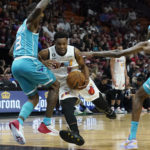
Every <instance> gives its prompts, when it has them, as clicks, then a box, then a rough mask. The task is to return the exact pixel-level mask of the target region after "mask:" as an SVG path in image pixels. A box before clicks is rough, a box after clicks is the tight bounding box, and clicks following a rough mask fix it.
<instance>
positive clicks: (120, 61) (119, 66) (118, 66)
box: [114, 56, 126, 74]
mask: <svg viewBox="0 0 150 150" xmlns="http://www.w3.org/2000/svg"><path fill="white" fill-rule="evenodd" d="M125 62H126V58H125V57H124V56H122V57H120V58H115V63H114V73H115V74H124V72H125Z"/></svg>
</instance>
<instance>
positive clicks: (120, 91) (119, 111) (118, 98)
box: [115, 90, 124, 114]
mask: <svg viewBox="0 0 150 150" xmlns="http://www.w3.org/2000/svg"><path fill="white" fill-rule="evenodd" d="M116 99H117V100H116V105H117V107H116V110H115V112H116V114H124V112H123V111H122V110H121V109H120V104H121V100H122V90H117V97H116Z"/></svg>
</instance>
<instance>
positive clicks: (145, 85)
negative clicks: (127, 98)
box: [143, 78, 150, 95]
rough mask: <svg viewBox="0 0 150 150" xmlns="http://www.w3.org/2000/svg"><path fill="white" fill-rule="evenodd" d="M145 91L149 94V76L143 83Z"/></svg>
mask: <svg viewBox="0 0 150 150" xmlns="http://www.w3.org/2000/svg"><path fill="white" fill-rule="evenodd" d="M143 88H144V90H145V92H146V93H147V94H148V95H150V78H148V80H147V81H146V82H145V83H144V84H143Z"/></svg>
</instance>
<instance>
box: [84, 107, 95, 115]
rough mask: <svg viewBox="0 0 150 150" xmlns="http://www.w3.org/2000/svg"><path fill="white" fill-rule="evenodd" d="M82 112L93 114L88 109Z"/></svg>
mask: <svg viewBox="0 0 150 150" xmlns="http://www.w3.org/2000/svg"><path fill="white" fill-rule="evenodd" d="M84 112H85V113H86V114H93V112H92V111H90V110H89V109H88V108H86V109H85V110H84Z"/></svg>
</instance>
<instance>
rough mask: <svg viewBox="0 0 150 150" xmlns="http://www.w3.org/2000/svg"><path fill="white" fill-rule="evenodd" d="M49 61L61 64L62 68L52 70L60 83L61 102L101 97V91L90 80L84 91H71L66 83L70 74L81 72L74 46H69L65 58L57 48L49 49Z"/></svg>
mask: <svg viewBox="0 0 150 150" xmlns="http://www.w3.org/2000/svg"><path fill="white" fill-rule="evenodd" d="M49 52H50V55H49V59H51V60H56V61H58V62H60V63H61V67H60V68H57V69H52V72H53V73H54V75H55V76H56V79H57V80H58V81H59V82H60V88H59V100H65V99H66V98H71V97H77V98H80V97H82V98H84V99H85V100H86V101H93V100H95V99H96V98H98V97H99V92H100V91H99V90H98V88H97V87H96V85H95V84H94V82H93V81H92V80H91V79H90V78H89V80H90V81H89V84H88V85H87V87H86V88H85V89H83V90H74V89H70V88H69V87H68V85H67V83H66V78H67V76H68V73H69V72H71V71H74V70H78V71H80V70H79V65H78V63H77V61H76V59H75V48H74V47H73V46H70V45H68V46H67V52H66V54H65V55H64V56H60V55H58V54H57V52H56V49H55V46H52V47H50V48H49Z"/></svg>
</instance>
